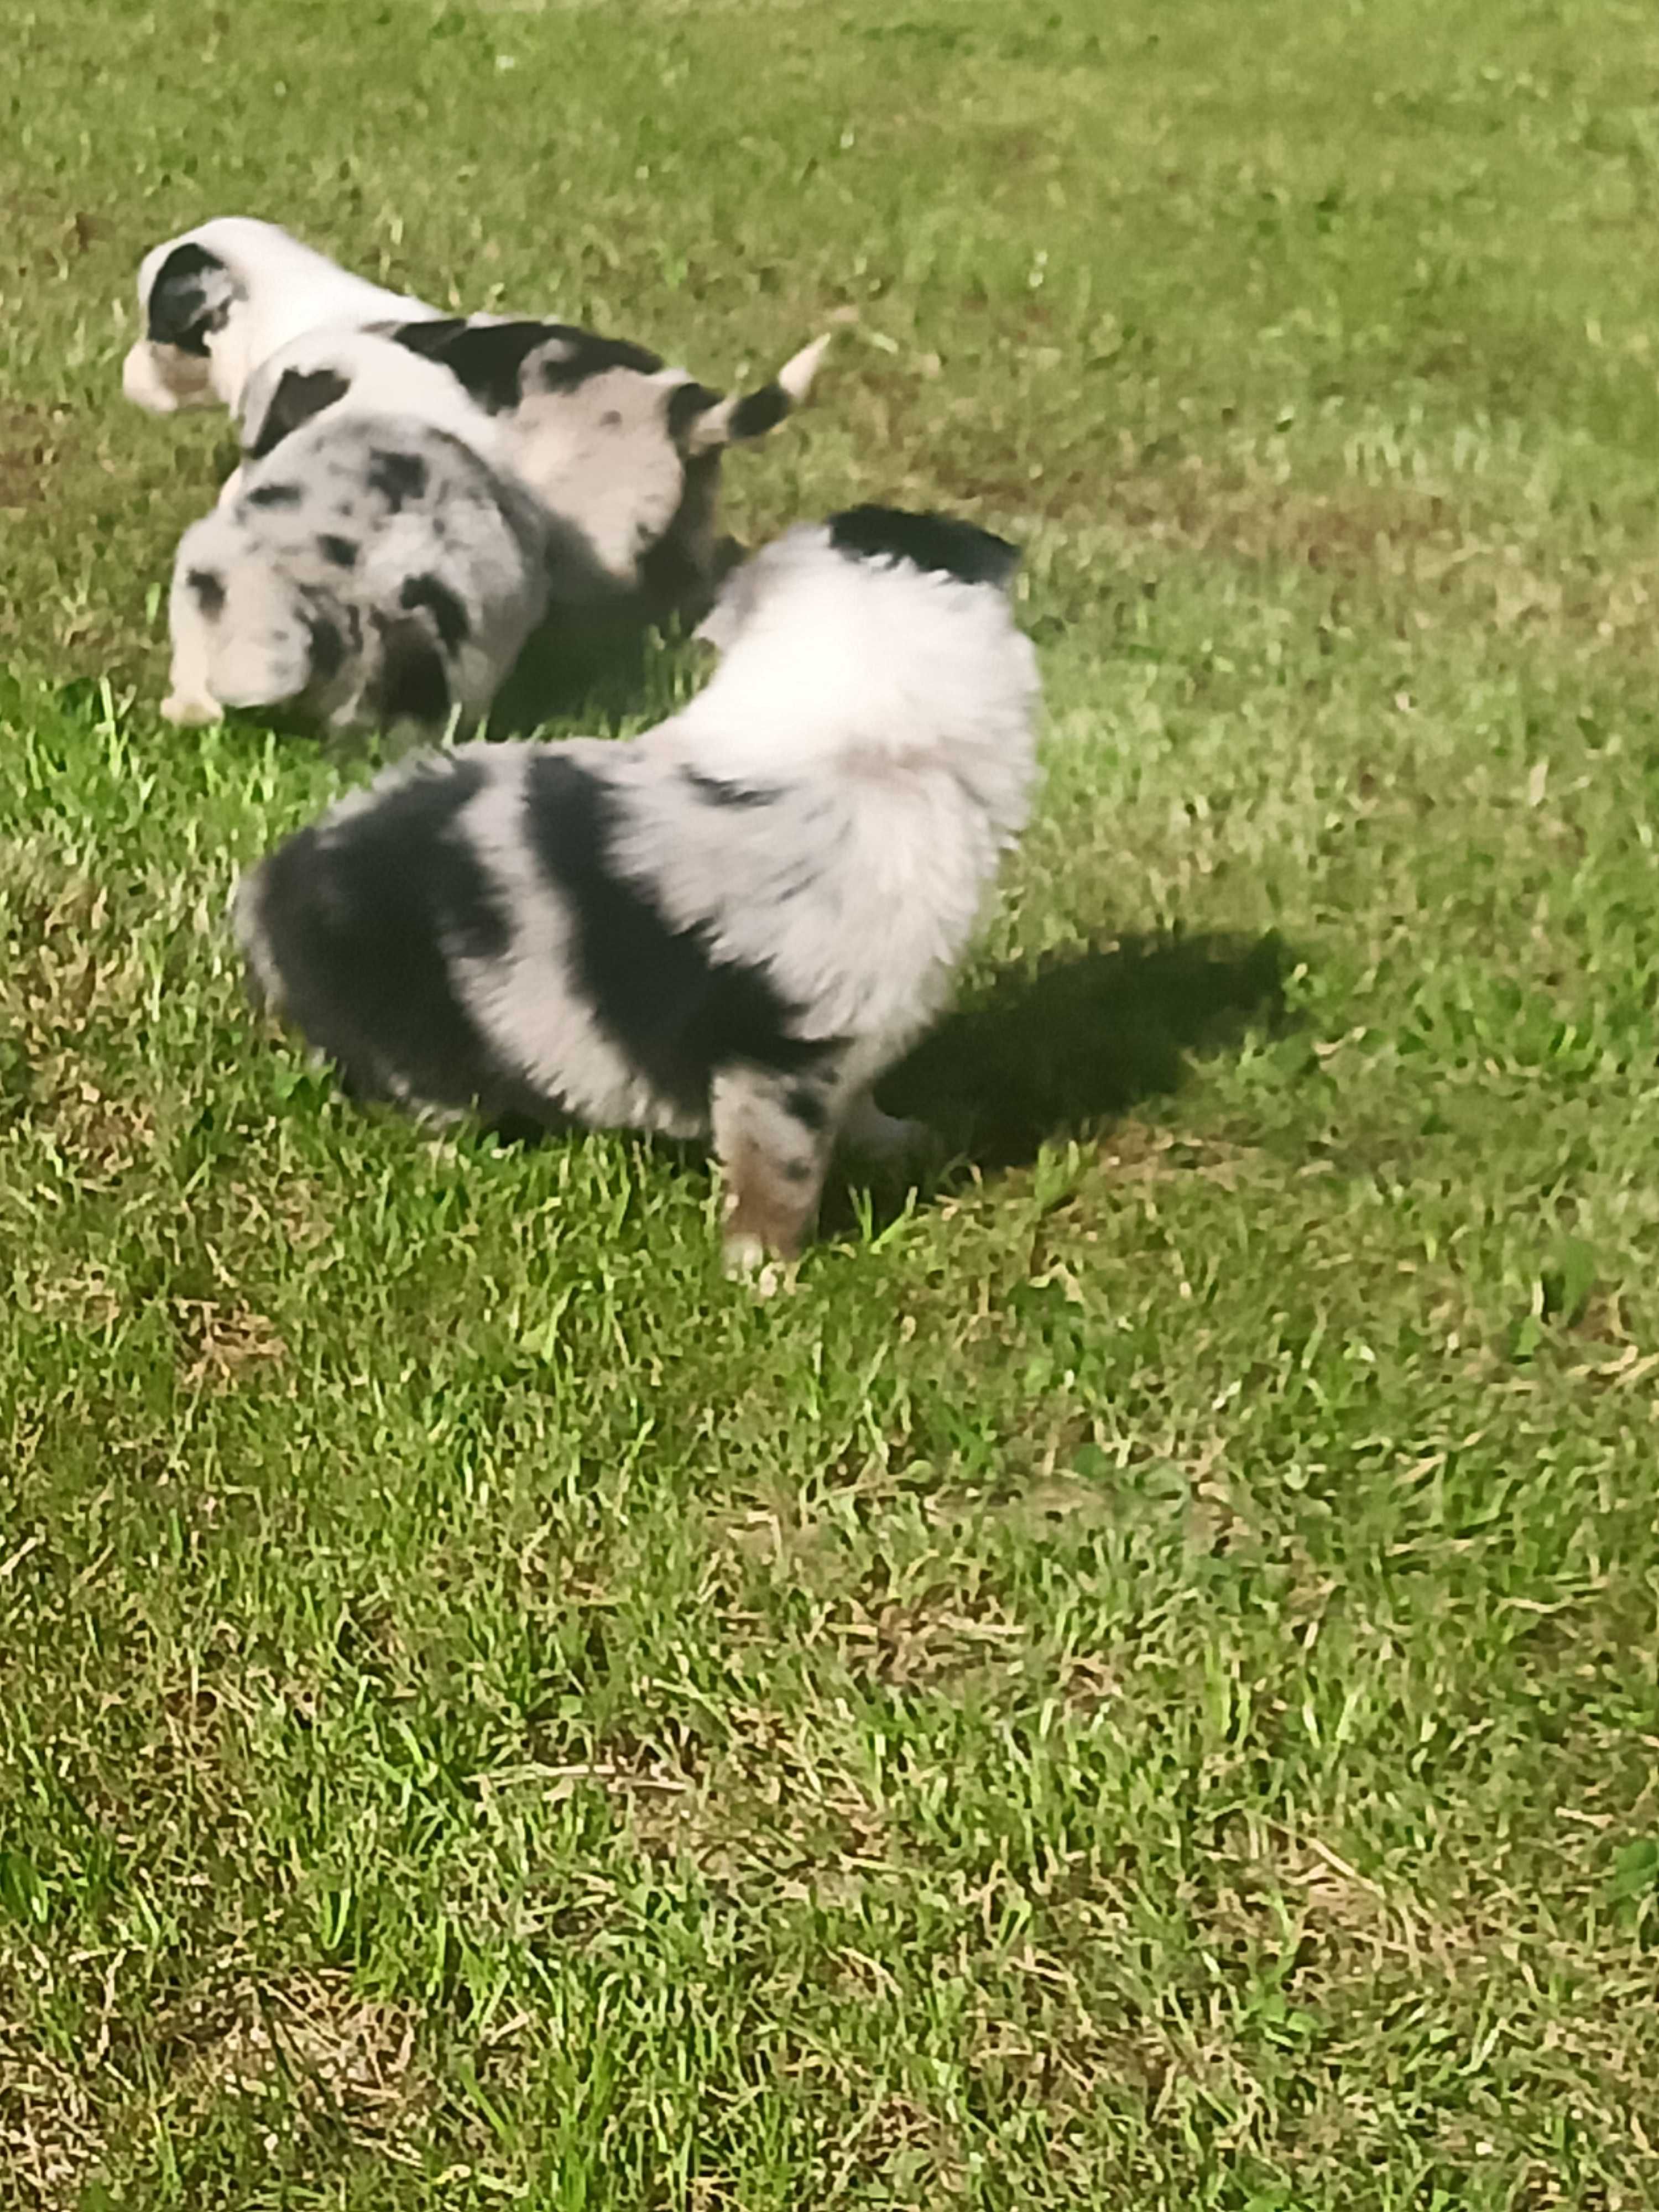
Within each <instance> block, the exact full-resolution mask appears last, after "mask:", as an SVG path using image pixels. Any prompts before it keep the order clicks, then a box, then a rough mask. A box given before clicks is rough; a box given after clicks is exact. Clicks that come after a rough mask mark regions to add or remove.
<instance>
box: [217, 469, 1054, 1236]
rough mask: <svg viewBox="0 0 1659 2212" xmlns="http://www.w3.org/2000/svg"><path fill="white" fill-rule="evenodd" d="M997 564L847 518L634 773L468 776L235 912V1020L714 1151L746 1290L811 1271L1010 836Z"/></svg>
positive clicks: (376, 1083) (494, 1112) (462, 765)
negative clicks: (813, 1251) (705, 1139)
mask: <svg viewBox="0 0 1659 2212" xmlns="http://www.w3.org/2000/svg"><path fill="white" fill-rule="evenodd" d="M1017 562H1018V555H1017V554H1016V553H1015V551H1014V550H1013V548H1012V547H1011V546H1009V545H1007V544H1004V542H1003V541H1002V540H1001V539H1000V538H994V537H992V536H990V535H989V534H988V533H987V532H983V531H981V530H977V529H975V528H973V527H972V526H969V525H968V524H965V523H962V522H957V521H951V520H945V519H942V518H938V517H933V516H927V515H913V514H903V513H896V512H894V511H892V510H890V509H886V508H882V507H860V508H854V509H853V510H851V511H850V512H848V513H844V514H840V515H837V516H836V517H834V518H833V519H832V520H830V521H829V523H827V524H823V525H817V526H802V527H799V528H797V529H795V530H793V531H791V532H788V534H787V536H785V537H784V538H781V539H779V540H778V541H777V542H775V544H772V545H770V546H769V547H767V548H766V549H765V550H763V552H761V553H760V554H759V555H758V556H757V557H756V558H755V559H754V560H752V561H751V562H749V563H748V565H747V566H746V567H744V568H742V569H740V570H738V572H737V574H735V575H734V576H733V577H732V579H731V580H730V581H729V583H728V584H727V586H726V590H725V592H723V594H722V596H721V599H720V602H719V604H718V605H717V606H716V608H715V609H714V613H713V615H712V616H711V617H710V618H709V621H708V623H707V624H706V625H705V629H706V630H707V633H708V636H709V637H710V639H711V641H713V642H714V644H715V645H716V646H717V647H719V648H720V652H721V654H722V658H721V660H720V665H719V667H718V668H717V670H716V671H715V673H714V677H713V678H712V679H711V680H710V682H709V683H708V685H707V687H706V688H705V689H704V690H703V691H702V693H701V694H700V695H699V696H697V697H696V699H694V700H693V701H692V702H691V703H690V706H688V707H687V708H685V709H684V711H683V712H682V713H680V714H676V715H674V716H672V717H671V719H670V720H667V721H665V722H664V723H661V724H659V726H657V727H656V728H655V729H654V730H651V731H648V732H647V733H646V734H645V735H644V736H642V737H640V738H635V739H633V740H632V741H630V742H628V743H619V744H618V743H606V742H604V741H601V740H596V739H592V738H578V739H574V740H572V741H570V742H568V743H566V744H510V745H499V744H498V745H488V746H485V745H472V746H466V747H464V748H462V749H461V750H459V751H456V752H453V753H447V754H441V755H438V756H436V757H430V758H427V759H424V760H422V761H421V762H419V763H416V764H415V765H414V766H413V767H412V768H410V767H405V768H404V769H402V770H400V771H398V772H394V773H393V774H392V775H389V776H387V777H385V778H383V779H382V780H381V781H380V782H378V783H377V784H375V785H374V787H372V788H371V789H370V790H369V791H368V792H367V793H359V794H357V795H356V796H354V797H353V798H351V799H347V800H346V801H344V802H343V804H342V805H340V806H338V807H337V808H336V809H335V810H334V811H333V812H332V813H331V814H329V815H327V816H325V817H324V818H323V819H322V821H321V822H319V823H317V824H315V825H314V826H313V827H312V828H310V829H304V830H301V832H300V833H299V835H298V836H295V837H293V838H291V839H289V842H287V843H286V844H284V845H282V846H280V847H278V848H276V851H274V852H273V853H271V854H269V855H268V856H267V857H266V859H265V860H264V861H262V862H261V863H260V864H259V865H258V867H256V868H255V869H254V870H253V871H252V873H251V874H250V875H249V876H248V877H247V878H246V879H245V880H244V882H243V884H241V886H240V890H239V893H238V899H237V908H236V915H237V931H238V935H239V938H240V943H241V946H242V950H243V952H244V954H245V956H246V960H247V963H248V966H249V969H250V971H251V977H252V983H253V986H254V988H255V991H256V995H258V996H259V997H260V998H262V999H263V1000H264V1002H265V1003H266V1004H267V1005H269V1006H271V1007H272V1008H273V1009H275V1010H276V1011H278V1012H282V1013H283V1014H284V1015H286V1016H287V1017H288V1018H289V1020H291V1021H292V1022H293V1023H294V1024H295V1025H296V1026H297V1027H298V1028H299V1029H300V1030H301V1031H302V1032H303V1033H304V1034H305V1035H306V1036H308V1037H309V1039H310V1040H311V1042H313V1044H314V1045H315V1046H317V1047H319V1048H320V1049H321V1051H322V1052H323V1053H324V1054H326V1055H327V1056H328V1057H329V1058H330V1059H331V1060H333V1061H334V1062H335V1064H336V1065H337V1066H338V1068H339V1069H340V1071H341V1073H342V1074H343V1079H344V1080H345V1082H346V1084H347V1085H348V1087H349V1090H350V1091H352V1092H353V1093H354V1094H355V1095H356V1096H358V1097H363V1098H380V1099H386V1098H390V1099H395V1100H398V1101H400V1102H402V1103H405V1104H409V1105H412V1106H418V1107H422V1108H426V1109H435V1110H437V1111H438V1112H440V1113H444V1112H447V1113H450V1114H453V1113H456V1112H465V1111H466V1110H468V1109H476V1110H477V1111H479V1112H481V1113H482V1114H483V1115H485V1116H487V1117H489V1118H491V1119H494V1120H496V1121H516V1120H520V1119H523V1118H526V1117H527V1118H529V1119H530V1120H532V1121H535V1122H538V1123H542V1124H545V1125H558V1124H561V1123H563V1122H568V1121H578V1122H583V1123H586V1124H588V1125H590V1126H593V1127H612V1126H617V1125H622V1126H626V1127H635V1128H641V1129H647V1130H657V1131H662V1132H665V1133H671V1134H673V1135H677V1136H685V1137H690V1136H697V1135H709V1134H712V1137H713V1140H714V1151H715V1152H716V1154H717V1156H718V1158H719V1160H720V1165H721V1168H722V1170H723V1173H724V1176H725V1181H726V1233H725V1246H726V1260H727V1264H728V1267H730V1268H731V1269H732V1271H733V1272H738V1273H744V1272H749V1271H750V1270H752V1269H754V1268H755V1267H757V1266H758V1265H760V1263H761V1262H762V1261H763V1260H764V1259H765V1258H766V1257H767V1255H772V1256H773V1257H774V1258H776V1259H783V1260H787V1259H789V1258H791V1257H793V1255H794V1254H795V1253H796V1252H798V1251H799V1248H800V1245H801V1243H802V1242H803V1240H804V1238H805V1236H806V1235H807V1233H808V1231H810V1228H811V1224H812V1222H813V1220H814V1218H815V1217H816V1213H817V1201H818V1195H819V1191H820V1188H821V1186H822V1183H823V1175H824V1170H825V1166H826V1164H827V1161H828V1158H829V1152H830V1149H831V1146H832V1145H833V1143H834V1141H835V1140H836V1137H837V1136H838V1135H843V1134H844V1135H846V1136H848V1138H849V1139H854V1140H855V1141H857V1140H866V1141H868V1140H873V1141H876V1142H878V1143H896V1142H897V1141H899V1140H901V1139H902V1137H903V1136H904V1134H905V1133H906V1132H905V1125H902V1124H895V1123H893V1122H890V1121H889V1120H888V1118H887V1117H886V1116H885V1115H881V1114H880V1113H878V1110H877V1109H875V1107H874V1106H873V1103H872V1101H871V1099H870V1095H869V1091H870V1085H872V1083H873V1082H874V1080H875V1079H876V1078H877V1077H878V1075H879V1074H880V1073H882V1071H883V1070H884V1068H885V1067H887V1066H889V1065H890V1063H891V1062H892V1061H893V1060H895V1059H896V1058H897V1057H898V1055H899V1054H902V1052H903V1051H904V1050H905V1048H907V1047H908V1045H909V1044H910V1042H912V1041H913V1039H914V1038H915V1036H916V1035H917V1033H918V1032H919V1031H920V1030H921V1029H922V1028H923V1027H924V1026H925V1025H926V1024H927V1022H928V1021H929V1020H930V1019H931V1018H933V1015H934V1013H935V1012H937V1011H938V1009H939V1006H940V1004H941V1002H942V1000H943V999H944V997H945V993H946V990H947V988H948V987H949V984H950V981H951V974H952V971H953V969H954V968H955V966H956V963H957V960H958V958H959V957H960V956H961V953H962V951H963V948H964V946H965V945H966V944H967V941H968V939H969V934H970V933H971V932H972V930H973V927H974V926H975V921H976V920H977V917H978V915H979V911H980V907H981V900H982V897H983V896H984V893H985V891H986V889H987V885H988V884H989V883H990V881H991V879H992V878H993V876H994V872H995V870H996V866H997V861H998V856H999V854H1000V853H1001V852H1002V850H1003V849H1004V848H1005V847H1006V846H1007V845H1008V844H1010V843H1011V842H1012V840H1013V839H1014V837H1015V836H1016V835H1017V833H1018V830H1019V829H1020V828H1021V826H1022V824H1023V823H1024V818H1025V813H1026V807H1027V800H1028V793H1029V789H1030V781H1031V774H1032V766H1033V720H1034V717H1035V714H1036V704H1037V679H1036V665H1035V658H1034V655H1033V653H1032V651H1031V647H1030V643H1029V641H1027V640H1026V639H1025V638H1024V636H1023V635H1021V634H1020V632H1019V631H1018V629H1016V628H1015V626H1014V623H1013V619H1012V611H1011V608H1010V605H1009V603H1008V598H1007V586H1008V585H1009V582H1010V579H1011V577H1012V573H1013V570H1014V568H1015V567H1016V565H1017Z"/></svg>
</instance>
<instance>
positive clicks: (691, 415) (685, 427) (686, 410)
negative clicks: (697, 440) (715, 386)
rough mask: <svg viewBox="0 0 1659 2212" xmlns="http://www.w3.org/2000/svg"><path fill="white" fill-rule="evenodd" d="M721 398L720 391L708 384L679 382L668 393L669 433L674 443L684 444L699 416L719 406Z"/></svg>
mask: <svg viewBox="0 0 1659 2212" xmlns="http://www.w3.org/2000/svg"><path fill="white" fill-rule="evenodd" d="M719 404H720V393H719V392H711V391H710V390H709V389H708V386H707V385H706V384H677V385H676V386H674V389H673V390H672V391H671V392H670V393H669V395H668V435H669V436H670V437H671V439H672V440H673V441H674V443H675V444H676V445H677V446H678V445H682V444H684V441H685V438H686V436H687V434H688V433H689V432H690V428H691V425H692V424H693V423H694V422H696V419H697V417H698V416H700V415H706V414H707V413H708V410H709V409H710V408H711V407H718V406H719Z"/></svg>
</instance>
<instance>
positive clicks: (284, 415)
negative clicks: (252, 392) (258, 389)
mask: <svg viewBox="0 0 1659 2212" xmlns="http://www.w3.org/2000/svg"><path fill="white" fill-rule="evenodd" d="M350 389H351V380H350V378H349V377H348V376H342V375H341V374H339V372H338V370H337V369H332V368H311V369H301V368H285V369H284V370H283V373H282V374H281V376H280V377H278V379H277V380H276V390H275V392H272V393H271V395H270V406H269V407H267V408H266V410H265V414H264V422H261V423H260V425H259V434H258V437H256V438H255V440H254V441H253V443H252V445H251V446H250V447H248V448H247V457H248V459H250V460H251V461H262V460H264V457H265V455H266V454H267V453H270V452H272V451H273V450H274V449H275V448H276V447H278V446H280V445H281V444H282V442H283V439H284V438H289V437H292V435H294V433H295V431H296V430H297V429H298V428H300V426H301V423H305V422H310V420H311V418H312V416H313V415H320V414H321V413H322V411H323V410H324V408H325V407H331V406H332V405H333V404H334V403H335V401H336V400H337V399H343V398H345V396H346V394H347V392H349V391H350Z"/></svg>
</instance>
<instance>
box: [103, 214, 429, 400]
mask: <svg viewBox="0 0 1659 2212" xmlns="http://www.w3.org/2000/svg"><path fill="white" fill-rule="evenodd" d="M138 308H139V312H140V313H141V314H142V315H143V319H144V334H143V337H141V338H140V339H139V340H138V341H137V343H136V344H135V345H134V346H133V347H132V349H131V351H130V352H129V353H128V355H127V357H126V360H125V362H124V364H123V366H122V370H121V385H122V389H123V390H124V391H125V393H126V395H127V398H129V399H131V400H133V401H135V402H136V403H137V405H139V406H140V407H144V408H148V409H149V411H150V413H152V414H154V415H171V414H173V413H175V412H176V411H177V410H179V408H182V407H211V406H213V405H215V404H217V405H220V406H223V407H228V408H231V409H233V410H234V408H236V407H237V406H238V405H239V404H240V401H241V398H242V394H243V392H244V390H245V389H246V385H247V381H248V379H249V378H250V377H251V376H252V374H253V372H254V370H255V369H257V368H258V366H259V364H260V363H261V362H263V361H265V360H267V359H268V358H269V357H270V355H272V354H273V353H275V352H276V350H277V349H278V348H279V347H280V346H284V345H286V344H287V343H289V340H290V339H292V338H296V337H300V336H301V333H302V332H303V331H309V330H314V329H316V328H317V327H318V326H319V325H324V324H328V325H337V326H340V327H342V328H345V329H359V330H360V329H362V328H364V327H365V326H366V325H368V324H371V323H384V322H386V321H392V322H394V323H400V324H410V325H412V324H414V323H416V322H419V321H421V320H423V319H428V318H433V317H436V316H438V315H439V314H440V313H441V310H439V309H438V308H436V307H428V306H427V305H426V303H425V301H422V300H416V299H411V298H410V297H409V296H408V295H405V294H404V293H401V292H388V291H386V290H385V289H382V287H381V286H380V285H379V284H371V283H369V282H368V279H367V278H366V277H362V276H353V275H352V273H351V271H350V270H349V269H342V268H341V267H340V266H339V264H337V262H333V261H331V260H329V259H328V258H327V257H326V256H325V254H321V253H316V252H313V250H312V249H311V247H310V246H302V245H301V243H300V241H299V240H298V239H297V238H291V237H290V236H289V234H288V232H287V231H285V230H280V229H278V228H277V226H276V224H275V223H274V222H255V221H253V220H252V217H250V216H218V217H216V219H215V220H214V221H213V222H204V223H201V224H198V225H197V228H195V229H194V230H187V231H185V233H184V234H183V235H182V236H181V237H179V238H169V239H167V240H166V241H165V242H164V243H163V244H162V245H160V246H155V247H153V248H152V249H151V250H150V252H148V253H147V254H146V255H145V256H144V258H143V262H142V263H141V264H140V265H139V270H138Z"/></svg>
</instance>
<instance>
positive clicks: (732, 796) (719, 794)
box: [680, 768, 780, 806]
mask: <svg viewBox="0 0 1659 2212" xmlns="http://www.w3.org/2000/svg"><path fill="white" fill-rule="evenodd" d="M680 774H681V775H683V776H684V778H685V781H687V783H689V784H690V787H691V788H692V790H693V791H695V792H696V794H697V796H698V798H699V799H702V801H703V803H704V804H705V805H708V806H770V805H773V804H774V803H775V800H776V799H778V797H779V795H780V794H779V793H777V792H775V791H773V790H769V789H768V787H766V786H765V785H764V784H754V783H723V782H722V781H720V777H719V776H715V775H703V774H702V771H701V770H700V769H695V768H683V769H681V770H680Z"/></svg>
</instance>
